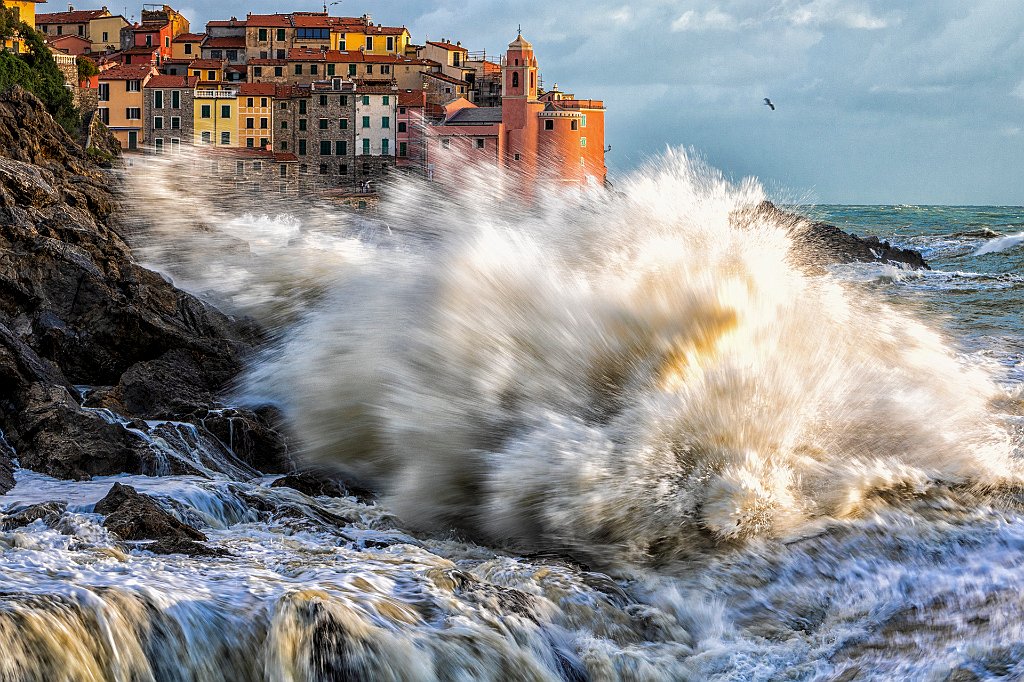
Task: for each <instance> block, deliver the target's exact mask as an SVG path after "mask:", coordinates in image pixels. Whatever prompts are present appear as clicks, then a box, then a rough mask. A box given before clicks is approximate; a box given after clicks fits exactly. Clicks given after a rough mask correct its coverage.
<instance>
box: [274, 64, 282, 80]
mask: <svg viewBox="0 0 1024 682" xmlns="http://www.w3.org/2000/svg"><path fill="white" fill-rule="evenodd" d="M282 76H284V67H283V66H275V67H274V77H275V78H281V77H282Z"/></svg>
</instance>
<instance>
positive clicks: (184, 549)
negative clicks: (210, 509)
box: [139, 538, 228, 557]
mask: <svg viewBox="0 0 1024 682" xmlns="http://www.w3.org/2000/svg"><path fill="white" fill-rule="evenodd" d="M139 548H140V549H144V550H146V551H148V552H152V553H153V554H188V555H189V556H209V557H218V556H228V553H227V552H225V551H224V550H223V549H219V548H217V547H210V546H209V545H204V544H203V543H201V542H195V541H193V540H186V539H184V538H163V539H160V540H157V541H156V542H150V543H147V544H145V545H140V547H139Z"/></svg>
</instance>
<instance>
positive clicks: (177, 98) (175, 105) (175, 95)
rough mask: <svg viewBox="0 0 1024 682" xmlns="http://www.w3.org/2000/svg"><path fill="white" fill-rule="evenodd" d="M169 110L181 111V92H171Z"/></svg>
mask: <svg viewBox="0 0 1024 682" xmlns="http://www.w3.org/2000/svg"><path fill="white" fill-rule="evenodd" d="M171 108H172V109H181V90H171Z"/></svg>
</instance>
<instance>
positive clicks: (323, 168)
mask: <svg viewBox="0 0 1024 682" xmlns="http://www.w3.org/2000/svg"><path fill="white" fill-rule="evenodd" d="M327 168H328V166H327V164H326V163H321V164H320V175H327Z"/></svg>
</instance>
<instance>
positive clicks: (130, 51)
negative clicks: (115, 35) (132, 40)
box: [122, 45, 160, 54]
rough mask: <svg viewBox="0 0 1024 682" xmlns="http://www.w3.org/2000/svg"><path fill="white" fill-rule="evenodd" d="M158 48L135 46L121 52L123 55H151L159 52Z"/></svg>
mask: <svg viewBox="0 0 1024 682" xmlns="http://www.w3.org/2000/svg"><path fill="white" fill-rule="evenodd" d="M159 51H160V48H159V47H157V46H149V47H146V46H145V45H136V46H135V47H129V48H128V49H127V50H122V53H123V54H153V53H154V52H159Z"/></svg>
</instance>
